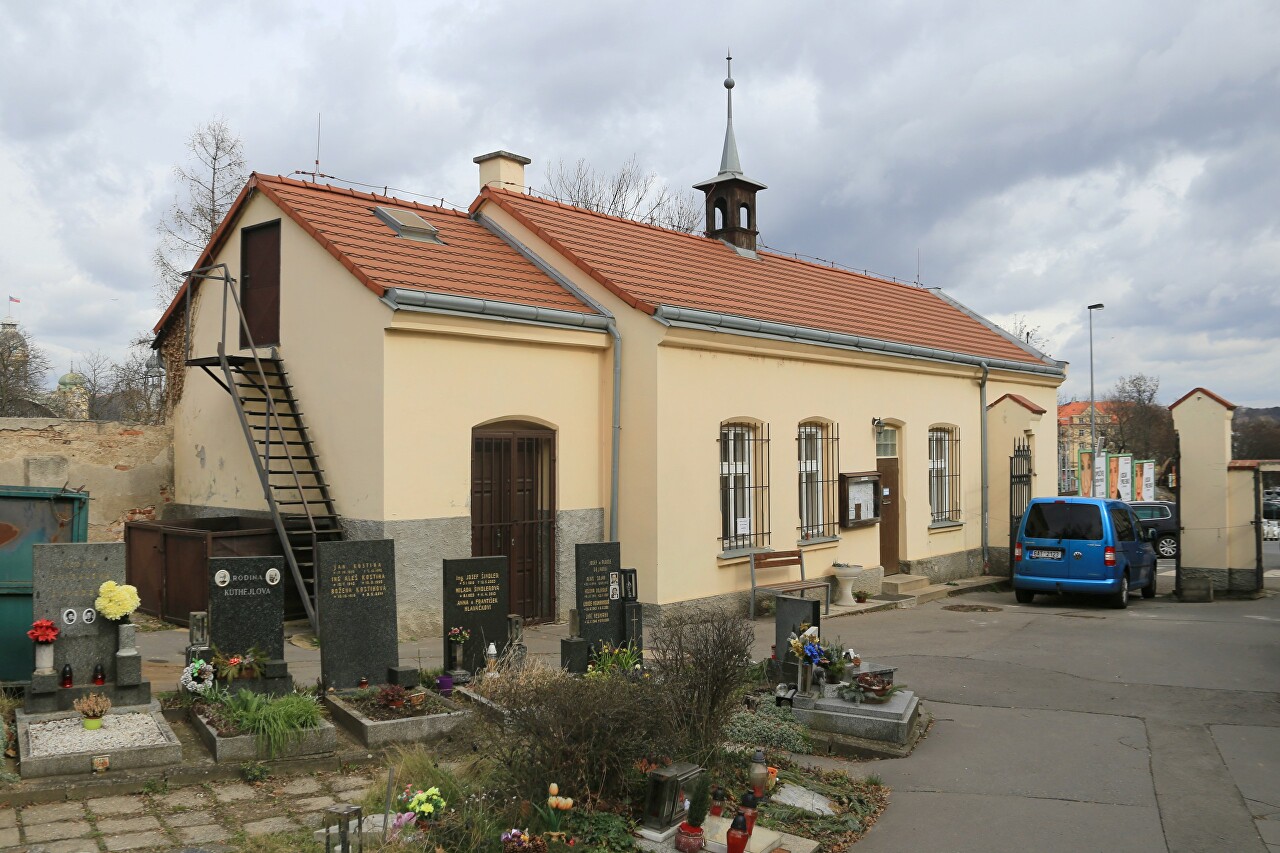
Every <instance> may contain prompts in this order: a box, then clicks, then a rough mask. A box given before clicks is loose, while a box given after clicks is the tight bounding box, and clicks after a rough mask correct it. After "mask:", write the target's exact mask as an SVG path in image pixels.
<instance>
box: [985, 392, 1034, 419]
mask: <svg viewBox="0 0 1280 853" xmlns="http://www.w3.org/2000/svg"><path fill="white" fill-rule="evenodd" d="M1005 400H1012V401H1013V402H1015V403H1017V404H1018V405H1019V406H1022V408H1024V409H1026V410H1027V411H1029V412H1031V413H1032V414H1036V415H1043V414H1044V413H1045V412H1046V411H1048V410H1047V409H1045V408H1044V407H1043V406H1038V405H1036V404H1035V403H1033V402H1031V401H1030V400H1028V399H1027V398H1026V397H1024V396H1022V395H1021V394H1005V395H1004V396H1003V397H1001V398H1000V399H999V400H996V401H995V402H994V403H992V404H991V405H989V406H987V408H988V409H994V408H995V407H996V406H998V405H1000V404H1001V403H1003V402H1004V401H1005Z"/></svg>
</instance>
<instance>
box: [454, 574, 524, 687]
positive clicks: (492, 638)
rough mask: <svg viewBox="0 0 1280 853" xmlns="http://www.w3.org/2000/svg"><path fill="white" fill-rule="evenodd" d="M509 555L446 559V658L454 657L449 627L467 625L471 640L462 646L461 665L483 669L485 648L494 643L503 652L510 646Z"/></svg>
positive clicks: (474, 669)
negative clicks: (508, 644)
mask: <svg viewBox="0 0 1280 853" xmlns="http://www.w3.org/2000/svg"><path fill="white" fill-rule="evenodd" d="M509 583H510V581H509V575H508V572H507V558H506V557H464V558H462V559H458V560H445V561H444V608H443V610H444V613H443V616H444V624H443V626H442V629H443V633H444V661H445V667H446V668H447V667H449V666H450V661H452V660H453V656H452V651H453V650H452V649H451V648H450V646H451V644H450V642H449V639H448V636H449V629H450V628H465V629H466V630H468V631H470V632H471V639H470V640H469V641H467V642H466V643H464V644H463V647H462V655H463V657H462V668H463V669H464V670H467V671H469V672H477V671H479V670H482V669H484V651H485V649H486V648H488V646H489V644H490V643H493V644H494V646H495V647H496V648H497V650H498V654H499V655H501V654H502V652H503V650H504V649H506V647H507V636H508V628H507V615H508V614H509V613H510V609H511V601H510V593H509V591H508V590H509V589H510V586H509Z"/></svg>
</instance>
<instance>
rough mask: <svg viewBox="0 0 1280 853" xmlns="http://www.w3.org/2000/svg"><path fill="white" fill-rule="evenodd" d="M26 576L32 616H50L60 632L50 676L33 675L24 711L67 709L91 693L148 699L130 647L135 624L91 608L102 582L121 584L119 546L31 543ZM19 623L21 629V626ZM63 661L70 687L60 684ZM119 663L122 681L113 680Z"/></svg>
mask: <svg viewBox="0 0 1280 853" xmlns="http://www.w3.org/2000/svg"><path fill="white" fill-rule="evenodd" d="M31 574H32V600H31V605H32V615H33V618H34V619H50V620H52V621H53V623H54V624H55V625H57V626H58V631H59V634H58V639H57V641H56V642H55V643H54V644H53V675H40V674H36V675H33V677H32V682H31V688H30V689H29V690H28V692H27V701H26V710H27V711H28V712H29V713H30V712H43V711H54V710H66V709H68V708H70V707H71V703H72V701H73V700H74V699H76V698H78V697H79V696H82V695H84V694H85V693H88V692H90V691H94V692H99V693H104V694H106V695H107V696H108V697H109V698H110V699H111V701H112V703H113V704H114V705H117V706H126V705H140V704H146V703H147V702H150V701H151V685H150V683H148V682H145V681H143V680H142V661H141V658H140V657H139V656H138V655H137V651H136V650H135V649H133V632H134V631H136V627H135V626H132V625H128V624H126V625H121V624H120V623H119V622H113V621H111V620H110V619H107V618H106V617H105V616H101V615H100V614H99V613H98V611H97V608H96V606H95V601H96V599H97V597H98V589H99V587H101V586H102V584H104V583H105V582H107V581H115V582H116V583H118V584H123V583H124V580H125V547H124V544H123V543H116V542H104V543H78V544H58V545H52V544H41V545H35V546H34V547H33V549H32V572H31ZM19 627H21V629H22V630H23V631H24V632H25V630H26V627H25V626H19ZM122 636H123V637H124V638H125V644H124V645H123V646H122V644H121V637H122ZM122 650H123V652H124V654H123V655H122V654H121V652H122ZM67 664H70V665H71V671H72V688H71V689H67V688H63V687H61V686H60V685H61V676H62V671H63V667H65V666H66V665H67ZM98 666H101V667H102V672H103V676H104V682H105V683H104V684H102V685H94V684H93V674H94V670H95V669H96V668H97V667H98ZM121 667H123V670H124V683H120V680H119V678H118V676H119V674H120V673H119V669H120V668H121Z"/></svg>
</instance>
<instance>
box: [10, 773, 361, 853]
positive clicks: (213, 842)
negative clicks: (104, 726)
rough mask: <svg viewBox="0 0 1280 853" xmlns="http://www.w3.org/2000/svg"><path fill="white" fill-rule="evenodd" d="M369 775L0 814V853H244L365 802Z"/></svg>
mask: <svg viewBox="0 0 1280 853" xmlns="http://www.w3.org/2000/svg"><path fill="white" fill-rule="evenodd" d="M374 772H375V771H364V772H362V773H357V774H346V775H344V774H338V773H318V774H315V775H314V776H298V777H279V778H272V779H268V780H266V781H265V782H262V783H259V784H257V785H248V784H245V783H243V782H218V783H212V784H207V785H198V786H191V787H187V788H181V789H178V790H173V791H169V792H167V793H164V794H137V795H130V796H113V797H96V798H93V799H89V800H71V801H69V802H62V803H46V804H41V805H33V806H26V807H21V808H9V807H0V853H104V851H106V853H116V851H139V853H180V851H192V850H202V851H209V853H212V851H228V853H231V851H234V852H235V853H242V851H243V852H244V853H247V851H251V850H253V849H254V848H255V843H254V839H256V838H259V837H261V836H263V835H270V834H274V833H279V832H294V831H298V830H300V829H301V828H303V827H315V826H319V825H320V823H321V821H322V817H323V814H324V809H326V808H328V807H329V806H332V805H334V804H335V803H340V802H354V801H357V800H360V799H362V798H363V795H364V792H365V790H366V789H367V788H368V787H369V786H370V785H371V784H372V783H373V782H374ZM69 793H71V794H74V790H71V791H70V792H69Z"/></svg>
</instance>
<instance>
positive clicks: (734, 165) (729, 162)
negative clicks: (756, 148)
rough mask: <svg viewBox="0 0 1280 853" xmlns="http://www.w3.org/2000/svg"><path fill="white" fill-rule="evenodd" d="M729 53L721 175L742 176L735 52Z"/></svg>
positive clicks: (726, 58) (725, 84) (726, 59)
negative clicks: (736, 123) (735, 104)
mask: <svg viewBox="0 0 1280 853" xmlns="http://www.w3.org/2000/svg"><path fill="white" fill-rule="evenodd" d="M728 53H729V55H728V56H726V57H725V58H724V59H725V64H726V66H727V68H728V72H727V76H726V77H725V78H724V88H725V89H726V96H727V98H728V102H729V115H728V121H727V123H726V124H725V130H724V152H723V153H722V154H721V155H720V174H724V173H726V172H730V173H733V174H736V175H741V174H742V163H741V162H739V160H738V140H737V138H735V137H734V135H733V52H732V51H729V52H728Z"/></svg>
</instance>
